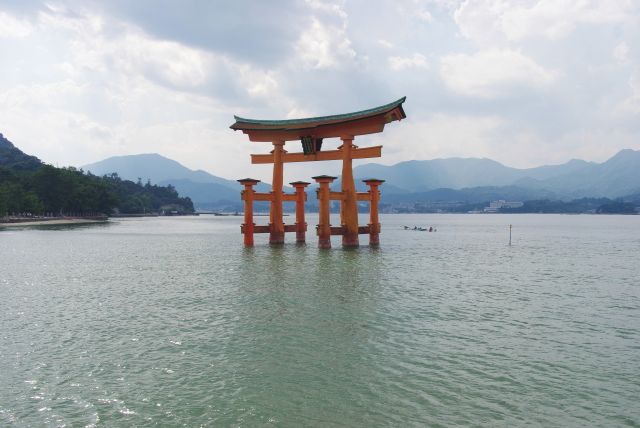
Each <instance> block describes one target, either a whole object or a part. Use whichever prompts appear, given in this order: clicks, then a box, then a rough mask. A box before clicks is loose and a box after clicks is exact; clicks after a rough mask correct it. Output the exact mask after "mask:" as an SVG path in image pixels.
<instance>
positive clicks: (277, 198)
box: [269, 141, 285, 245]
mask: <svg viewBox="0 0 640 428" xmlns="http://www.w3.org/2000/svg"><path fill="white" fill-rule="evenodd" d="M284 153H285V151H284V141H274V142H273V181H272V183H271V195H272V199H271V210H270V214H271V215H270V220H271V224H270V225H269V226H270V233H269V244H272V245H273V244H275V245H279V244H284V221H283V220H282V199H283V198H282V180H283V165H284V159H283V156H284Z"/></svg>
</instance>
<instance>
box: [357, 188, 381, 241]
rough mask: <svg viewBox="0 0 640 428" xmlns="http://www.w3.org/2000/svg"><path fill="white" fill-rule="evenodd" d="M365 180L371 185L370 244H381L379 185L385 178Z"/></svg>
mask: <svg viewBox="0 0 640 428" xmlns="http://www.w3.org/2000/svg"><path fill="white" fill-rule="evenodd" d="M362 181H364V182H365V183H366V184H367V186H369V202H370V206H369V246H374V247H377V246H378V245H380V223H379V221H378V202H379V201H380V190H379V189H378V187H379V186H380V185H381V184H382V183H384V180H378V179H375V178H370V179H368V180H362Z"/></svg>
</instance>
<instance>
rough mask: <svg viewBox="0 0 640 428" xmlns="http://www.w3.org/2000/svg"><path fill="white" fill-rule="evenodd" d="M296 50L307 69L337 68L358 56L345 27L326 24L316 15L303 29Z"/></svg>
mask: <svg viewBox="0 0 640 428" xmlns="http://www.w3.org/2000/svg"><path fill="white" fill-rule="evenodd" d="M296 52H297V54H298V58H299V59H300V61H301V62H302V64H303V67H304V68H307V69H324V68H337V67H339V66H340V65H341V63H343V62H349V61H351V60H352V59H354V58H355V57H356V52H355V51H354V50H353V48H352V47H351V41H350V40H349V38H348V37H347V35H346V31H345V29H344V28H342V27H337V26H334V25H328V24H324V23H323V22H321V21H320V20H319V19H318V18H315V17H313V18H311V25H310V26H308V27H306V28H305V29H304V30H303V31H302V34H301V35H300V39H298V42H297V44H296Z"/></svg>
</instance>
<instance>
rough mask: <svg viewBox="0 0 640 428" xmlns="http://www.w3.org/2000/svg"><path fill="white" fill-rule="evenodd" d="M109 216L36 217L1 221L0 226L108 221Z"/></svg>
mask: <svg viewBox="0 0 640 428" xmlns="http://www.w3.org/2000/svg"><path fill="white" fill-rule="evenodd" d="M108 221H109V219H108V218H101V219H98V218H95V219H90V218H52V219H50V220H49V219H34V220H27V219H25V220H22V219H20V220H19V221H12V222H0V228H3V227H22V226H47V225H69V224H93V223H107V222H108Z"/></svg>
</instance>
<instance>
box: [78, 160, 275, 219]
mask: <svg viewBox="0 0 640 428" xmlns="http://www.w3.org/2000/svg"><path fill="white" fill-rule="evenodd" d="M82 168H83V169H84V170H85V171H90V172H91V173H92V174H95V175H105V174H112V173H114V172H115V173H117V174H118V175H119V176H120V177H121V178H123V179H126V180H131V181H134V182H135V181H138V180H141V181H142V182H143V183H144V182H146V181H147V180H149V181H151V183H153V184H159V185H162V186H166V185H168V184H171V185H172V186H173V187H175V188H176V190H177V191H178V193H179V194H180V195H184V196H189V197H190V198H191V200H192V201H193V203H194V205H195V206H196V207H198V208H200V209H209V208H224V207H227V208H232V209H238V208H239V207H240V190H241V187H242V186H240V185H239V184H238V182H237V181H234V180H227V179H225V178H221V177H218V176H215V175H213V174H209V173H208V172H206V171H203V170H192V169H189V168H187V167H185V166H184V165H182V164H180V163H178V162H176V161H174V160H172V159H169V158H166V157H164V156H161V155H159V154H156V153H150V154H140V155H129V156H114V157H110V158H107V159H105V160H102V161H100V162H96V163H92V164H89V165H84V166H83V167H82ZM257 190H258V191H259V192H268V191H270V190H271V186H270V185H268V184H264V183H259V184H258V186H257Z"/></svg>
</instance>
